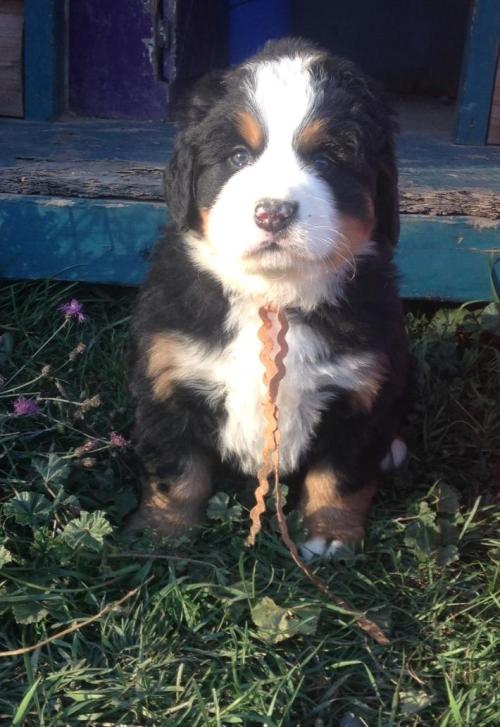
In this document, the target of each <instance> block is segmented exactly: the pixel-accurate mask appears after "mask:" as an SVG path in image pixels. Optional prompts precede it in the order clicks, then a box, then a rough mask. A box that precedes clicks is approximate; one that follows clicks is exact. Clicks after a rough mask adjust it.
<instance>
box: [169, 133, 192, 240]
mask: <svg viewBox="0 0 500 727" xmlns="http://www.w3.org/2000/svg"><path fill="white" fill-rule="evenodd" d="M195 153H196V152H195V147H194V145H193V144H192V143H190V141H189V140H188V134H187V133H184V134H179V136H178V137H177V140H176V142H175V146H174V151H173V154H172V157H171V159H170V162H169V163H168V164H167V167H166V169H165V176H164V182H165V200H166V202H167V207H168V211H169V213H170V217H171V218H172V222H173V223H174V224H175V226H176V227H177V229H178V230H179V231H184V232H185V231H186V230H189V229H190V228H192V227H193V226H194V225H195V224H196V214H197V213H196V204H195V198H194V166H195V158H194V156H195Z"/></svg>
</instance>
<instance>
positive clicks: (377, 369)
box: [352, 354, 389, 413]
mask: <svg viewBox="0 0 500 727" xmlns="http://www.w3.org/2000/svg"><path fill="white" fill-rule="evenodd" d="M388 375H389V361H388V358H387V356H386V355H385V354H381V355H380V356H379V357H378V358H377V360H376V363H375V366H374V368H373V371H372V372H371V375H370V376H368V377H367V378H366V379H365V380H364V381H363V385H362V387H361V388H359V389H358V390H357V391H354V392H353V394H352V398H353V400H354V402H355V404H357V405H358V407H359V409H360V410H361V411H364V412H367V413H370V412H371V410H372V409H373V405H374V403H375V400H376V398H377V396H378V395H379V393H380V389H381V388H382V386H383V384H384V382H385V381H386V380H387V377H388Z"/></svg>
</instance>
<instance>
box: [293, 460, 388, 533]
mask: <svg viewBox="0 0 500 727" xmlns="http://www.w3.org/2000/svg"><path fill="white" fill-rule="evenodd" d="M375 492H376V486H375V484H374V483H370V484H367V485H366V487H363V488H362V489H361V490H358V491H356V492H354V493H350V494H344V493H341V492H340V491H339V488H338V483H337V478H336V476H335V473H334V471H333V470H332V469H331V467H330V466H329V465H327V464H324V465H319V466H318V467H315V468H313V469H311V470H310V471H309V472H308V474H307V476H306V478H305V482H304V486H303V491H302V498H301V502H300V510H301V512H302V514H303V516H304V524H305V526H306V528H307V529H308V531H309V536H308V537H309V538H315V537H322V538H324V539H325V540H327V541H329V540H340V541H341V542H343V543H355V542H357V541H359V540H361V539H362V538H363V536H364V534H365V520H366V515H367V513H368V510H369V508H370V504H371V501H372V499H373V496H374V494H375Z"/></svg>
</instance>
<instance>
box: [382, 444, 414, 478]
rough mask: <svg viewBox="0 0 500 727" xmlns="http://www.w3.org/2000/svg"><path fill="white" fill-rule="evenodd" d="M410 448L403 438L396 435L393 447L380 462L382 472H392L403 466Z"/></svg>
mask: <svg viewBox="0 0 500 727" xmlns="http://www.w3.org/2000/svg"><path fill="white" fill-rule="evenodd" d="M407 452H408V448H407V446H406V444H405V443H404V442H403V440H402V439H400V438H399V437H396V438H395V439H393V440H392V444H391V448H390V449H389V451H388V452H387V454H386V455H385V457H384V459H383V460H382V461H381V463H380V469H381V470H382V472H390V471H391V470H395V469H397V468H398V467H401V465H402V464H403V462H404V461H405V459H406V455H407Z"/></svg>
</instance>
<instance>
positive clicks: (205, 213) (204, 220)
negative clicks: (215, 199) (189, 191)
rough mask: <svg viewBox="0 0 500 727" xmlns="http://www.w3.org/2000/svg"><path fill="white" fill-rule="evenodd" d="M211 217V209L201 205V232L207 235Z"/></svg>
mask: <svg viewBox="0 0 500 727" xmlns="http://www.w3.org/2000/svg"><path fill="white" fill-rule="evenodd" d="M209 219H210V210H209V208H208V207H200V221H201V234H202V235H203V237H206V236H207V230H208V222H209Z"/></svg>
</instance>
